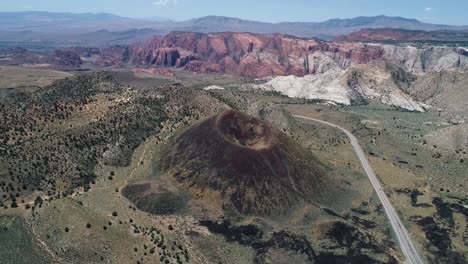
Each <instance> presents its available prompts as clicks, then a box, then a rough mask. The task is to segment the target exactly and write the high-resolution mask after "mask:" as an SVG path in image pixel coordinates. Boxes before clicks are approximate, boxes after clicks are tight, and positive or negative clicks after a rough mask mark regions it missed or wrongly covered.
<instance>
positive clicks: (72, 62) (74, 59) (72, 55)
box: [51, 50, 83, 67]
mask: <svg viewBox="0 0 468 264" xmlns="http://www.w3.org/2000/svg"><path fill="white" fill-rule="evenodd" d="M51 60H52V61H53V63H54V64H56V65H60V66H71V67H78V66H80V65H81V63H83V61H82V60H81V58H80V55H79V54H78V53H76V52H74V51H71V50H55V51H54V52H53V53H52V55H51Z"/></svg>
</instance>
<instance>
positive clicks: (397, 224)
mask: <svg viewBox="0 0 468 264" xmlns="http://www.w3.org/2000/svg"><path fill="white" fill-rule="evenodd" d="M292 116H294V117H296V118H301V119H305V120H311V121H315V122H318V123H321V124H325V125H328V126H332V127H334V128H338V129H340V130H341V131H343V132H344V133H345V134H346V135H347V136H348V137H349V139H350V140H351V144H352V145H353V148H354V151H355V152H356V154H357V155H358V157H359V160H360V161H361V164H362V167H363V168H364V170H365V171H366V174H367V177H369V180H370V181H371V183H372V186H373V187H374V190H375V192H376V193H377V196H378V197H379V199H380V202H381V203H382V205H383V208H384V209H385V213H386V214H387V217H388V220H389V221H390V224H391V225H392V228H393V231H394V232H395V234H396V236H397V239H398V243H399V244H400V248H401V251H402V252H403V255H404V256H405V257H406V263H411V264H422V263H424V262H423V261H422V259H421V257H420V256H419V254H418V252H417V251H416V248H415V246H414V244H413V242H412V241H411V237H410V235H409V233H408V230H406V228H405V226H404V225H403V223H402V222H401V220H400V218H399V217H398V214H397V213H396V211H395V209H394V208H393V206H392V204H391V203H390V201H389V200H388V197H387V195H386V194H385V192H384V191H383V189H382V186H381V185H380V183H379V181H378V180H377V177H376V176H375V174H374V172H373V171H372V168H371V166H370V165H369V162H368V161H367V159H366V156H365V155H364V152H363V151H362V148H361V146H360V145H359V142H358V140H357V138H356V137H355V136H354V135H353V134H351V132H349V131H348V130H346V129H345V128H342V127H340V126H337V125H335V124H332V123H329V122H326V121H323V120H320V119H315V118H310V117H306V116H300V115H292Z"/></svg>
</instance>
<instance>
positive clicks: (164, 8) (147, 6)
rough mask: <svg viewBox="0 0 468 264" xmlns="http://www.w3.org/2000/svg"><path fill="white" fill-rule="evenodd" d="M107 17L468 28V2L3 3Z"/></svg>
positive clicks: (7, 7) (9, 7) (6, 7)
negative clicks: (398, 19) (360, 21)
mask: <svg viewBox="0 0 468 264" xmlns="http://www.w3.org/2000/svg"><path fill="white" fill-rule="evenodd" d="M29 10H34V11H64V12H74V13H81V12H107V13H114V14H118V15H122V16H128V17H167V18H170V19H174V20H185V19H189V18H194V17H201V16H206V15H222V16H233V17H240V18H243V19H251V20H259V21H268V22H280V21H314V22H315V21H323V20H327V19H330V18H351V17H356V16H373V15H390V16H403V17H408V18H416V19H419V20H421V21H424V22H429V23H439V24H454V25H468V15H466V13H467V11H468V1H466V0H444V1H441V0H425V1H423V0H296V1H294V0H284V1H280V0H269V1H266V0H229V1H224V0H1V2H0V11H29Z"/></svg>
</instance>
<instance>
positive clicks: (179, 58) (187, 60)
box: [100, 32, 383, 77]
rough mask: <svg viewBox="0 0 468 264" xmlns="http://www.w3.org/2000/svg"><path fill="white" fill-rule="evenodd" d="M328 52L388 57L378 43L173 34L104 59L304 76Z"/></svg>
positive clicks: (360, 58)
mask: <svg viewBox="0 0 468 264" xmlns="http://www.w3.org/2000/svg"><path fill="white" fill-rule="evenodd" d="M324 52H326V53H327V54H329V55H330V56H331V58H332V59H333V60H336V61H343V60H350V61H354V62H357V63H367V62H369V61H371V60H376V59H381V58H382V56H383V50H382V49H381V48H380V47H377V46H366V45H362V44H336V43H328V42H324V41H320V40H316V39H301V38H296V37H292V36H288V35H281V34H275V35H262V34H253V33H215V34H202V33H186V32H173V33H170V34H168V35H167V36H164V37H161V36H156V37H154V38H153V39H151V40H149V41H146V42H144V43H142V44H135V45H132V46H130V47H129V48H120V49H119V48H113V50H112V49H111V50H106V51H104V52H103V54H104V55H105V56H103V57H102V58H101V60H100V62H101V64H102V65H116V66H118V65H119V64H120V63H122V62H128V63H129V64H132V65H145V66H149V67H160V66H168V67H179V68H183V69H185V70H189V71H194V72H205V73H230V74H233V75H237V76H246V77H267V76H274V75H290V74H294V75H298V76H302V75H305V74H309V73H314V72H315V68H314V67H309V65H312V64H314V63H313V62H312V61H313V60H314V57H315V55H317V53H324ZM112 54H114V55H112Z"/></svg>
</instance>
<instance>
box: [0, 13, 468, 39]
mask: <svg viewBox="0 0 468 264" xmlns="http://www.w3.org/2000/svg"><path fill="white" fill-rule="evenodd" d="M363 28H396V29H406V30H424V31H435V30H438V31H440V30H457V31H459V30H467V29H468V26H451V25H436V24H429V23H423V22H420V21H418V20H416V19H408V18H403V17H389V16H375V17H356V18H351V19H331V20H327V21H324V22H281V23H267V22H259V21H251V20H242V19H239V18H232V17H223V16H207V17H201V18H195V19H190V20H187V21H171V20H169V19H164V18H156V19H154V18H148V19H134V18H126V17H121V16H117V15H113V14H107V13H98V14H95V13H83V14H73V13H50V12H14V13H10V12H3V13H2V12H0V42H42V43H49V44H50V43H52V44H56V45H88V46H89V45H93V46H109V45H116V44H128V43H132V42H135V41H140V40H143V39H145V38H150V37H151V36H152V35H156V34H160V35H165V34H167V33H169V32H171V31H188V32H201V33H209V32H226V31H231V32H252V33H267V34H271V33H283V34H289V35H294V36H297V37H304V38H312V37H316V38H320V39H324V40H331V39H334V38H336V37H337V36H340V35H348V34H350V33H352V32H356V31H359V30H361V29H363Z"/></svg>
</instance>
